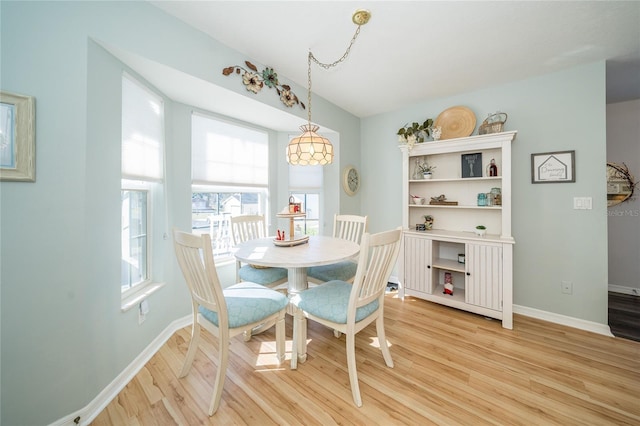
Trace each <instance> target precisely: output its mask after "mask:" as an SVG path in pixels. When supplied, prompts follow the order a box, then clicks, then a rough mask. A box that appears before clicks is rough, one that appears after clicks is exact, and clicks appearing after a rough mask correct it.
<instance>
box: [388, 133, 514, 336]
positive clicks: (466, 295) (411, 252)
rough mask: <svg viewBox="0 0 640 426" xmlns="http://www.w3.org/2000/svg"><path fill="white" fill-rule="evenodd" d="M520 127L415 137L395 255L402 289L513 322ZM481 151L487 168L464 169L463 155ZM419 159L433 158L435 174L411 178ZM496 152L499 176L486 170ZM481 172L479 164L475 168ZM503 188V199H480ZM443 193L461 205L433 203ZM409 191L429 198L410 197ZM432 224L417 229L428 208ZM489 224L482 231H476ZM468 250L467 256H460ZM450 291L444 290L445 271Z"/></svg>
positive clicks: (406, 163) (405, 164) (406, 158)
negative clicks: (514, 180) (514, 161)
mask: <svg viewBox="0 0 640 426" xmlns="http://www.w3.org/2000/svg"><path fill="white" fill-rule="evenodd" d="M515 136H516V132H502V133H494V134H488V135H480V136H470V137H467V138H458V139H447V140H443V141H437V142H424V143H421V144H416V145H414V146H413V148H412V149H411V150H409V149H408V147H407V146H406V145H401V146H400V150H401V151H402V176H403V179H402V194H403V195H402V218H403V227H404V239H403V244H402V249H401V251H400V256H399V260H398V265H399V268H398V269H399V275H400V296H401V297H404V296H414V297H417V298H421V299H425V300H429V301H431V302H435V303H440V304H443V305H447V306H451V307H453V308H457V309H463V310H465V311H469V312H473V313H476V314H480V315H484V316H487V317H490V318H496V319H499V320H502V326H503V327H504V328H508V329H511V328H513V308H512V304H513V244H514V243H515V241H514V239H513V237H512V235H511V143H512V142H513V140H514V139H515ZM475 153H480V154H482V167H481V170H482V176H476V177H464V178H463V177H462V176H463V173H462V167H463V164H462V155H464V154H475ZM416 159H419V160H420V161H422V162H425V161H426V162H427V163H428V164H430V165H432V166H435V170H434V173H433V177H432V178H431V179H412V176H414V171H415V167H416V161H415V160H416ZM492 159H494V160H495V164H496V166H497V168H498V175H497V176H487V172H486V170H487V166H488V165H489V163H490V161H491V160H492ZM476 173H477V172H476ZM492 188H500V190H501V198H502V205H494V206H478V205H477V204H478V203H477V195H478V193H489V192H490V191H491V189H492ZM442 194H444V195H445V196H446V199H447V201H457V202H458V204H457V205H430V204H429V202H430V200H431V197H438V196H440V195H442ZM411 195H416V196H419V197H423V198H424V199H425V202H424V204H422V205H417V204H413V203H412V197H411ZM425 215H431V216H433V217H434V223H433V229H432V230H429V231H417V230H416V225H417V224H422V223H424V216H425ZM476 225H485V226H486V228H487V229H486V232H487V233H486V234H485V235H484V236H482V237H480V236H478V235H476V234H475V233H474V230H475V227H476ZM462 256H464V263H461V262H460V261H461V260H462ZM446 273H448V274H450V275H451V277H452V281H453V285H454V289H453V295H449V294H445V293H444V280H445V278H444V277H445V274H446Z"/></svg>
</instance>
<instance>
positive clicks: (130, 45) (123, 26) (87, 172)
mask: <svg viewBox="0 0 640 426" xmlns="http://www.w3.org/2000/svg"><path fill="white" fill-rule="evenodd" d="M0 8H1V10H0V11H1V14H0V15H1V16H0V19H1V21H0V24H1V25H0V30H1V32H2V33H1V38H0V43H1V46H0V47H1V49H0V50H1V53H0V54H1V57H0V60H1V64H2V73H1V74H0V79H1V80H0V86H1V87H2V90H7V91H11V92H16V93H22V94H28V95H33V96H35V97H36V110H37V119H36V137H37V148H36V151H37V164H36V169H37V175H36V178H37V181H36V182H35V183H12V182H2V183H1V184H0V189H1V191H0V201H1V204H0V219H1V222H2V226H1V228H0V229H1V232H2V234H1V236H0V244H1V245H0V250H1V253H0V254H1V256H0V258H1V265H0V266H1V268H0V270H1V272H0V273H1V277H0V278H1V285H2V288H1V289H0V290H1V293H0V296H1V327H2V328H1V332H2V334H1V346H2V347H1V352H0V353H1V358H0V362H1V369H2V377H1V387H0V389H1V392H2V393H1V396H2V405H1V410H2V412H1V415H0V416H1V417H0V419H1V423H2V424H7V425H10V424H46V423H50V422H53V421H55V420H57V419H59V418H61V417H63V416H65V415H68V414H69V413H71V412H74V411H75V410H78V409H81V408H82V407H84V406H85V405H86V404H87V403H89V402H90V401H91V400H92V399H93V398H95V396H96V395H97V394H98V392H100V391H101V390H102V389H104V387H105V386H107V384H108V383H109V382H110V381H111V380H113V379H114V378H115V377H116V376H117V375H118V374H119V373H120V372H121V371H122V370H123V369H124V368H125V366H127V365H128V364H129V363H130V362H131V360H132V359H133V358H135V356H136V355H138V354H139V353H140V351H141V350H142V348H144V347H145V346H146V345H147V344H148V343H149V342H151V340H152V339H153V338H154V337H156V336H157V335H158V334H159V332H160V331H161V330H163V329H164V328H165V327H166V326H167V324H169V323H170V322H171V321H172V320H174V319H176V318H178V317H181V316H182V315H184V314H186V313H187V312H188V310H189V307H188V304H187V303H186V301H187V296H186V293H185V292H184V290H183V287H182V285H181V284H180V283H179V282H178V281H179V278H177V277H178V274H177V271H176V269H175V261H174V260H173V256H172V252H171V248H170V244H169V242H162V241H159V244H160V248H161V249H162V250H163V251H164V253H165V255H166V259H164V264H165V268H164V270H163V271H162V273H163V275H164V278H165V279H166V280H167V282H168V285H167V286H166V287H165V288H164V289H163V290H161V291H160V292H158V293H157V294H155V295H154V296H153V297H152V298H151V299H150V304H151V312H150V315H149V316H148V318H147V321H146V322H145V323H144V324H143V325H142V326H138V324H137V314H136V312H135V310H134V311H131V312H127V313H124V314H123V313H120V292H119V288H118V285H117V281H118V278H117V276H118V272H117V271H119V264H118V265H115V264H114V263H113V262H114V252H116V253H117V252H118V244H119V236H118V231H117V227H118V226H119V223H118V222H119V219H118V217H119V216H118V215H119V198H118V197H119V196H118V194H119V139H120V134H119V128H115V125H114V123H119V105H120V103H119V102H120V99H119V96H120V95H119V93H120V88H119V81H118V80H119V70H120V68H121V64H120V63H119V62H118V61H116V60H115V59H113V58H112V57H111V56H110V55H108V54H107V53H106V52H105V51H104V50H103V49H102V48H100V47H99V46H97V45H96V44H95V43H93V42H92V41H91V39H95V40H98V41H100V42H104V43H107V44H110V45H113V46H116V47H118V48H120V49H124V50H127V51H129V52H133V53H135V54H138V55H141V56H143V57H146V58H149V59H151V60H154V61H156V62H158V63H160V64H165V65H167V66H170V67H172V68H175V69H179V70H181V71H183V72H186V73H188V74H190V75H193V76H196V77H198V78H201V79H203V80H206V81H210V82H212V83H214V84H217V85H219V86H222V87H225V88H227V89H229V90H232V91H234V92H237V93H239V94H242V95H243V96H253V95H250V94H249V95H248V94H246V93H244V92H246V90H244V88H243V87H242V86H241V85H239V84H238V82H237V81H234V80H233V79H225V78H224V76H222V74H221V72H219V71H216V70H221V69H222V68H223V67H225V66H228V65H229V64H234V63H241V61H243V60H245V59H250V58H245V57H243V56H242V55H240V54H238V53H237V52H234V51H231V50H229V49H227V48H226V47H224V46H222V45H220V44H219V43H217V42H216V41H214V40H211V39H210V38H208V37H206V36H205V35H204V34H203V33H200V32H198V31H195V30H193V29H191V28H189V27H187V26H186V25H184V24H183V23H181V22H180V21H177V20H175V19H173V18H171V17H169V16H168V15H166V14H164V13H163V12H161V11H159V10H158V9H156V8H154V7H153V6H150V5H148V4H146V3H143V2H69V3H66V2H7V1H3V2H2V3H0ZM604 77H605V76H604V64H593V65H588V66H583V67H580V68H576V69H573V70H569V71H565V72H561V73H556V74H552V75H548V76H544V77H540V78H536V79H531V80H527V81H523V82H519V83H513V84H508V85H504V86H501V87H497V88H492V89H487V90H482V91H477V92H473V93H468V94H464V95H460V96H455V97H450V98H446V99H439V100H434V101H429V102H425V103H421V104H417V105H413V106H411V107H407V108H403V109H401V110H398V111H394V112H392V113H387V114H382V115H380V116H376V117H370V118H367V119H363V120H362V121H361V122H360V121H359V120H357V119H356V118H354V117H353V116H351V115H349V114H347V113H345V112H344V111H343V110H340V109H338V108H335V107H334V106H332V105H331V104H329V103H328V102H326V101H324V100H323V99H321V98H318V97H314V105H313V110H314V121H318V122H321V123H323V124H324V125H325V126H327V127H329V128H331V129H333V130H336V131H339V132H340V140H339V142H340V143H339V149H340V151H339V153H338V156H337V159H338V162H337V163H336V164H334V165H332V166H329V167H327V168H326V169H325V170H326V172H327V173H329V177H328V178H327V181H326V183H327V185H326V187H325V191H326V192H327V193H328V194H331V193H332V192H333V194H336V193H339V194H340V196H339V197H335V196H334V197H329V196H328V197H327V199H328V200H327V201H328V204H329V206H328V209H329V210H328V211H329V212H330V214H328V215H326V216H327V217H329V219H330V216H331V215H332V214H333V212H337V211H343V212H349V213H359V212H363V213H366V214H368V215H369V217H370V220H371V230H372V231H373V232H376V231H379V230H382V229H386V228H390V227H395V226H397V225H399V224H400V223H401V217H400V214H401V213H400V211H401V209H400V199H401V194H400V188H401V180H400V179H401V177H400V152H399V150H398V148H397V143H396V137H395V132H396V130H397V129H398V127H400V126H401V125H403V124H404V123H405V122H407V121H409V120H421V119H424V118H425V117H427V116H429V117H435V116H436V115H437V114H438V113H439V112H440V111H442V110H444V109H445V108H447V107H450V106H453V105H466V106H469V107H470V108H471V109H472V110H474V112H475V113H476V115H477V117H478V120H479V122H480V121H481V120H482V118H483V117H484V116H486V113H488V112H493V111H495V110H497V109H501V110H503V111H507V112H508V113H509V120H508V122H507V126H506V127H507V129H510V130H511V129H514V130H518V131H519V133H518V137H517V139H516V141H515V142H514V153H513V157H514V158H513V160H514V183H513V184H514V185H513V186H514V194H513V200H514V227H513V234H514V236H515V238H516V246H515V264H514V270H515V274H514V292H515V300H514V301H515V303H516V304H519V305H522V306H526V307H531V308H537V309H541V310H545V311H550V312H555V313H559V314H564V315H568V316H572V317H576V318H583V319H586V320H589V321H595V322H598V323H602V324H605V323H606V310H607V304H606V282H607V279H606V277H607V248H606V247H607V244H606V202H605V185H604V179H603V176H604V171H605V166H604V163H605V97H604V90H605V89H604ZM292 86H293V89H294V91H295V92H296V93H304V91H305V88H303V87H298V86H296V85H295V84H292ZM255 99H257V100H259V101H260V102H263V103H265V104H268V105H270V106H272V107H274V108H284V107H281V105H280V104H279V101H278V99H277V97H275V96H257V97H255ZM167 105H168V116H167V128H168V132H169V133H168V136H167V137H168V140H167V143H168V147H167V149H168V152H170V154H169V155H168V157H169V158H171V161H170V162H169V164H168V166H167V180H168V182H167V197H168V205H169V206H170V207H169V211H168V223H167V224H166V227H167V228H170V227H171V226H174V225H177V226H179V227H188V224H189V214H190V212H189V199H190V195H189V177H188V171H187V170H188V164H189V153H188V147H186V148H185V145H188V144H185V142H184V140H185V137H186V136H185V134H186V133H188V131H187V129H188V128H189V126H190V124H189V119H188V116H189V114H188V113H189V107H188V106H185V105H180V104H175V103H172V102H168V104H167ZM289 112H291V113H296V114H299V115H300V116H301V117H303V118H304V114H305V113H304V112H297V111H289ZM116 125H117V124H116ZM294 130H295V129H294ZM361 146H364V147H365V148H366V149H361ZM565 149H567V150H568V149H575V150H576V162H577V169H576V175H577V182H576V183H575V184H555V185H531V184H530V177H529V174H530V166H529V161H530V159H529V155H530V154H531V153H532V152H544V151H555V150H565ZM346 164H354V165H356V166H357V167H359V168H360V169H361V171H362V177H363V183H362V187H361V191H360V193H359V195H358V196H357V197H355V198H350V197H348V196H346V195H345V194H344V192H343V191H342V190H341V189H340V171H341V170H342V168H343V167H344V166H345V165H346ZM284 166H285V164H281V163H278V164H277V167H278V169H280V168H282V167H284ZM277 179H278V180H279V178H277ZM574 196H591V197H593V201H594V209H593V210H590V211H581V210H573V209H572V208H571V207H572V198H573V197H574ZM394 206H397V207H396V208H394ZM327 217H325V221H326V220H327ZM114 280H115V281H114ZM561 280H571V281H573V282H574V294H573V295H572V296H567V295H563V294H561V293H560V291H559V282H560V281H561ZM34 407H37V409H34Z"/></svg>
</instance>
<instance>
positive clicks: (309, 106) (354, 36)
mask: <svg viewBox="0 0 640 426" xmlns="http://www.w3.org/2000/svg"><path fill="white" fill-rule="evenodd" d="M360 27H362V25H358V28H356V32H355V33H354V34H353V37H351V42H349V46H348V47H347V50H345V52H344V54H343V55H342V57H340V59H338V60H337V61H334V62H332V63H330V64H325V63H324V62H320V61H319V60H318V59H317V58H316V57H315V56H313V53H312V52H311V50H309V56H308V58H307V63H308V68H307V78H308V82H307V83H308V86H307V87H308V90H307V106H308V108H307V117H308V121H309V124H311V61H313V62H315V63H316V64H317V65H318V66H319V67H321V68H324V69H325V70H328V69H330V68H333V67H335V66H336V65H338V64H339V63H341V62H344V60H345V59H347V56H349V53H350V52H351V48H352V47H353V44H354V43H355V42H356V39H357V38H358V35H360Z"/></svg>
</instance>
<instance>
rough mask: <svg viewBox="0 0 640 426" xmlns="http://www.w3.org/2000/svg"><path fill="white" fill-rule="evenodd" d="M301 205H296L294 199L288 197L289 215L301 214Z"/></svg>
mask: <svg viewBox="0 0 640 426" xmlns="http://www.w3.org/2000/svg"><path fill="white" fill-rule="evenodd" d="M301 212H302V203H296V199H295V198H294V197H293V195H292V196H290V197H289V213H301Z"/></svg>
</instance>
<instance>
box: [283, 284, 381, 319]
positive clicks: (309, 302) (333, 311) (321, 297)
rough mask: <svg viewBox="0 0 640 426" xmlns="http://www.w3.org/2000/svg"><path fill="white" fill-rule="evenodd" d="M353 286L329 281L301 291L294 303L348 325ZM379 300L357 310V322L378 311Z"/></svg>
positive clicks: (317, 314)
mask: <svg viewBox="0 0 640 426" xmlns="http://www.w3.org/2000/svg"><path fill="white" fill-rule="evenodd" d="M352 288H353V285H352V284H349V283H347V282H344V281H337V280H334V281H329V282H327V283H324V284H321V285H319V286H316V287H311V288H310V289H308V290H305V291H301V292H300V293H298V294H297V295H296V296H295V297H294V298H293V299H292V302H293V303H295V305H296V306H297V307H298V308H300V309H302V310H303V311H305V312H308V313H310V314H311V315H314V316H316V317H319V318H323V319H326V320H329V321H332V322H335V323H338V324H346V323H347V306H348V304H349V296H350V295H351V289H352ZM378 305H379V303H378V299H376V300H374V301H373V302H371V303H369V304H367V305H365V306H361V307H359V308H358V309H357V310H356V322H358V321H361V320H363V319H365V318H366V317H368V316H369V315H371V314H372V313H374V312H375V311H376V310H377V309H378Z"/></svg>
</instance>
